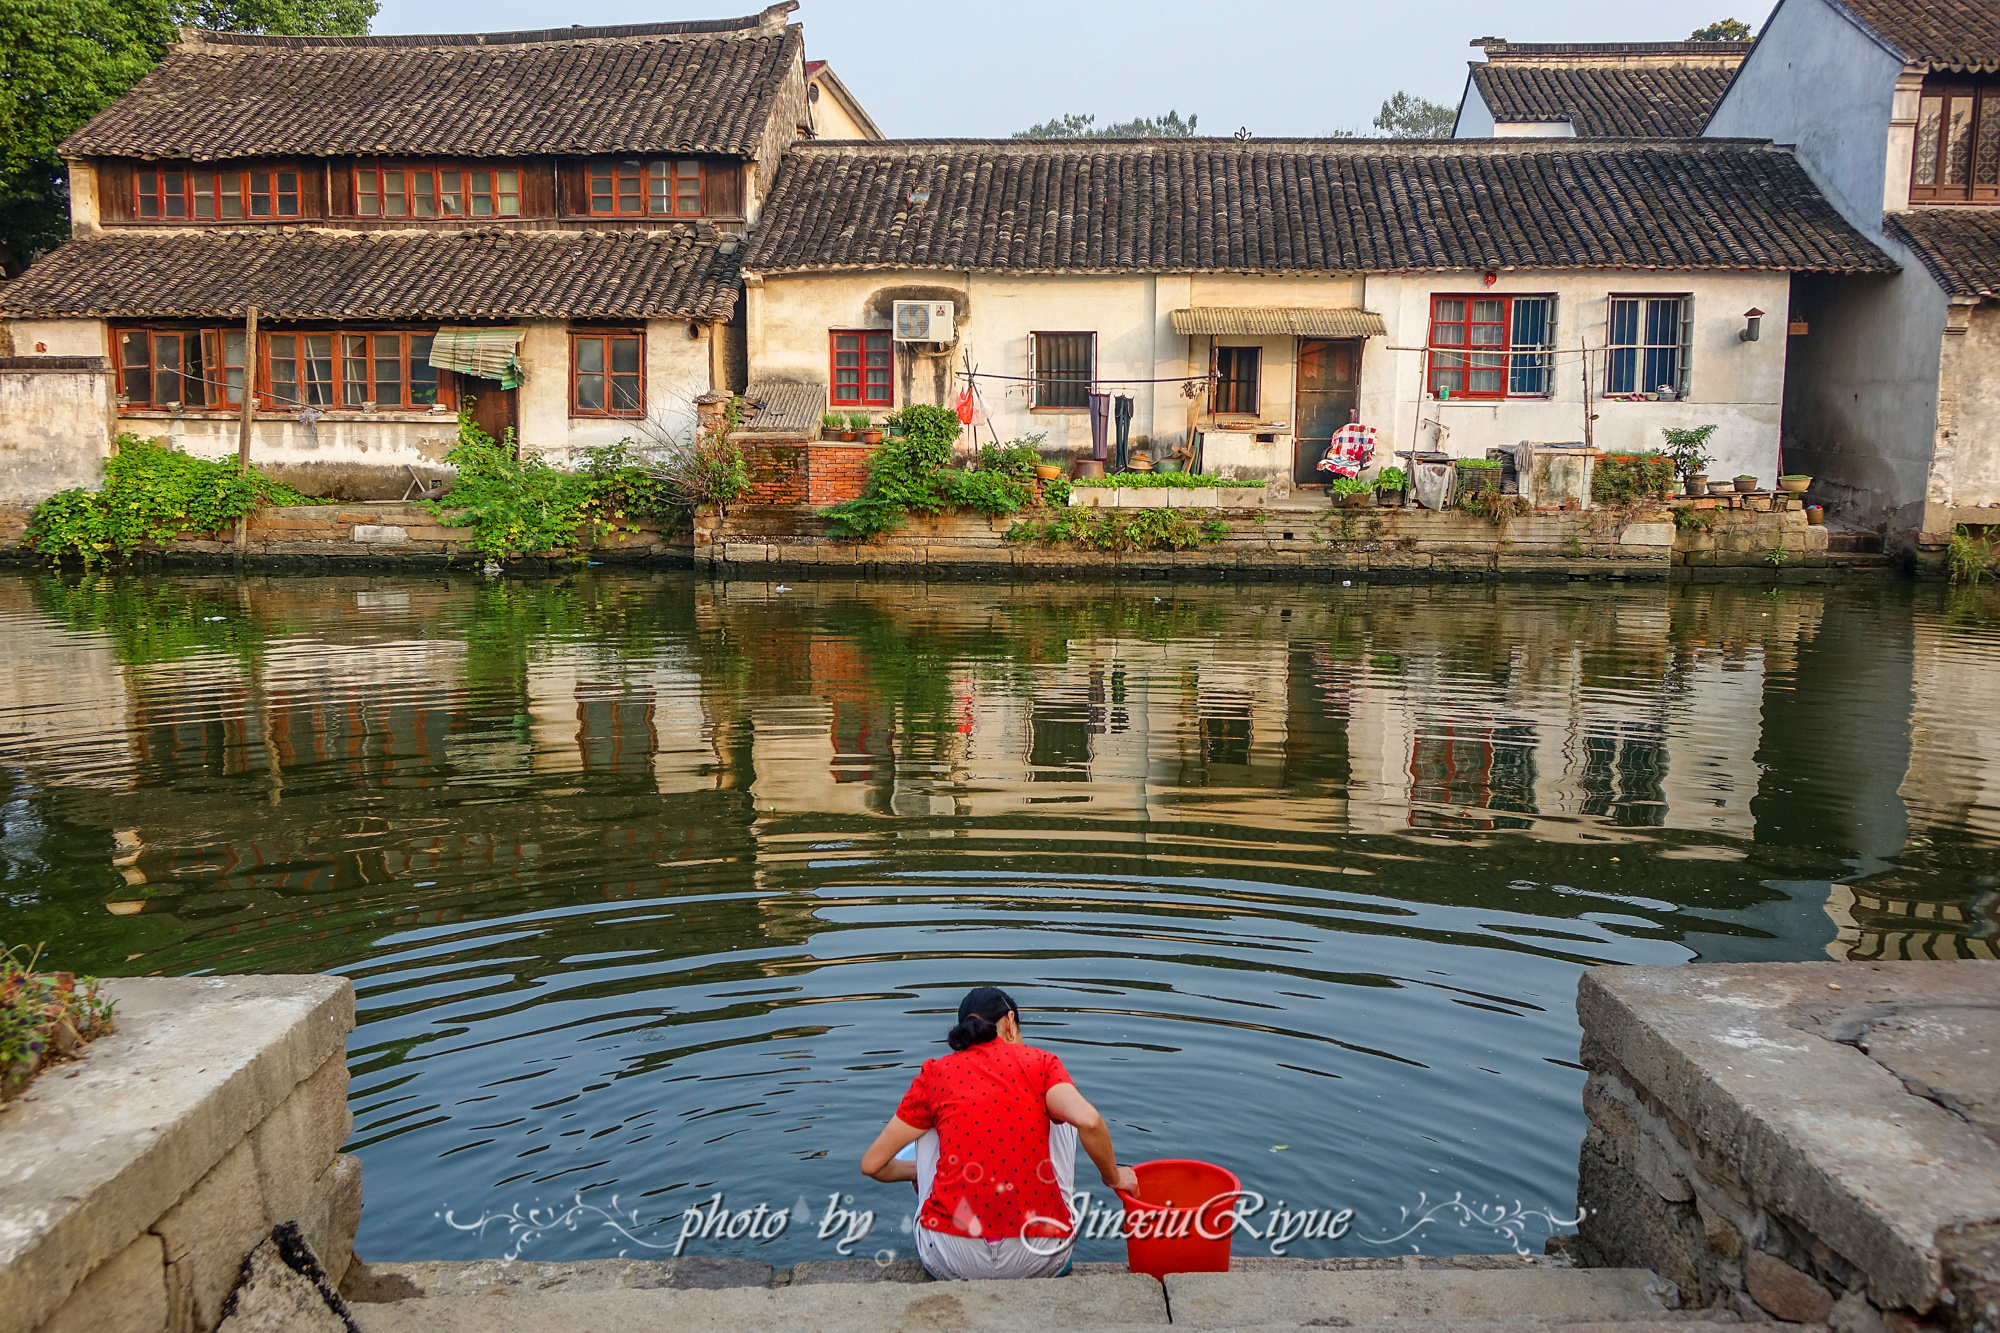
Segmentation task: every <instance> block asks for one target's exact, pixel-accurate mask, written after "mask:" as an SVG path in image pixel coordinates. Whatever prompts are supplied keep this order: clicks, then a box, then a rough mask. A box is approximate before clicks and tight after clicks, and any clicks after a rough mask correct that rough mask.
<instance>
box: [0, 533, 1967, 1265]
mask: <svg viewBox="0 0 2000 1333" xmlns="http://www.w3.org/2000/svg"><path fill="white" fill-rule="evenodd" d="M0 661H4V665H5V672H4V677H0V680H4V683H3V684H0V775H3V776H0V781H4V784H5V791H4V833H3V834H0V874H4V886H0V889H4V894H5V898H4V904H5V905H4V908H0V911H4V917H0V923H4V926H3V928H0V936H4V939H5V942H6V943H9V944H18V943H30V944H32V943H36V942H44V941H45V942H46V945H47V949H46V956H47V957H48V959H50V960H51V962H52V963H53V964H54V965H56V966H59V967H67V968H74V969H77V970H79V971H92V972H97V973H102V974H112V975H126V974H131V975H142V974H165V975H170V976H173V975H188V974H199V973H212V972H311V971H328V972H337V973H341V974H344V975H346V976H348V977H351V978H352V979H353V981H354V984H355V986H356V988H357V990H358V992H359V997H360V1025H359V1027H358V1029H357V1030H356V1032H355V1033H354V1036H353V1039H352V1042H351V1044H350V1048H349V1049H350V1062H351V1068H352V1072H353V1091H352V1104H353V1109H354V1115H355V1129H354V1135H353V1138H352V1140H351V1143H350V1149H351V1150H352V1151H354V1152H358V1153H359V1154H360V1155H361V1158H362V1160H363V1162H364V1164H365V1173H364V1179H365V1188H366V1208H365V1213H364V1217H363V1221H362V1226H361V1235H360V1240H359V1249H360V1252H361V1253H362V1254H363V1255H364V1256H365V1257H369V1258H373V1259H390V1258H396V1259H404V1258H475V1257H496V1256H501V1255H508V1254H518V1255H521V1256H522V1257H527V1258H583V1257H609V1256H613V1255H618V1254H629V1255H636V1256H650V1255H654V1254H660V1253H668V1252H671V1247H672V1246H673V1244H674V1242H675V1240H676V1238H677V1237H679V1236H680V1235H681V1233H682V1230H683V1227H684V1224H685V1217H686V1214H687V1210H688V1209H689V1208H691V1207H694V1206H696V1205H700V1204H708V1203H710V1201H711V1200H712V1199H713V1198H714V1196H716V1195H717V1194H720V1195H722V1196H723V1201H722V1203H721V1204H720V1205H712V1204H711V1205H710V1206H711V1208H714V1207H717V1206H719V1207H720V1208H723V1209H728V1210H731V1211H737V1210H742V1209H752V1210H754V1209H756V1208H757V1207H758V1206H759V1205H763V1206H764V1208H765V1211H764V1213H763V1214H762V1215H761V1216H760V1217H759V1218H758V1219H757V1221H756V1223H755V1224H756V1225H757V1226H758V1228H759V1229H761V1230H767V1231H768V1230H770V1229H772V1228H773V1227H774V1226H775V1222H774V1219H775V1218H776V1217H777V1215H778V1214H779V1213H780V1212H782V1211H784V1210H792V1212H791V1214H790V1216H791V1218H792V1220H791V1221H790V1222H789V1223H788V1224H787V1225H786V1226H785V1229H784V1230H783V1231H782V1232H780V1233H779V1234H777V1235H776V1236H775V1237H773V1238H771V1239H752V1238H749V1237H746V1236H742V1235H740V1234H739V1236H738V1237H737V1238H735V1239H731V1238H729V1237H727V1236H716V1235H710V1236H709V1237H707V1238H705V1239H704V1238H699V1237H697V1238H695V1239H693V1240H691V1241H690V1242H689V1244H688V1252H690V1253H707V1254H735V1255H744V1256H755V1257H761V1258H767V1259H770V1260H773V1261H775V1262H778V1263H791V1262H795V1261H798V1260H802V1259H818V1258H831V1257H834V1254H835V1252H836V1248H837V1243H836V1242H837V1241H838V1240H841V1239H842V1238H843V1237H844V1236H845V1232H843V1233H841V1235H840V1236H827V1237H824V1238H823V1237H822V1236H821V1234H820V1231H821V1225H822V1223H823V1222H824V1221H825V1220H826V1215H827V1212H828V1209H829V1206H830V1205H837V1206H838V1207H840V1208H842V1209H850V1210H852V1211H853V1212H856V1213H860V1212H873V1213H874V1214H875V1219H874V1222H873V1225H872V1227H871V1228H870V1229H869V1231H868V1234H867V1235H865V1236H862V1237H859V1238H857V1239H856V1240H855V1241H854V1243H853V1245H852V1247H851V1252H853V1253H858V1254H870V1255H878V1256H882V1255H891V1254H895V1255H907V1254H909V1252H910V1239H909V1233H908V1231H907V1229H906V1227H907V1218H908V1215H909V1212H910V1207H911V1203H912V1201H913V1200H912V1194H911V1192H910V1190H909V1189H908V1187H906V1186H896V1187H890V1186H881V1185H875V1184H873V1183H872V1182H868V1181H865V1180H863V1179H862V1178H861V1177H860V1176H859V1175H858V1174H857V1173H856V1170H855V1161H856V1159H857V1157H858V1155H859V1153H860V1152H861V1150H862V1148H863V1147H864V1146H865V1145H866V1144H867V1143H868V1142H869V1140H870V1139H871V1138H872V1137H873V1135H874V1133H875V1132H876V1130H877V1129H878V1128H879V1127H880V1126H881V1124H882V1123H883V1122H884V1121H885V1120H886V1119H887V1118H888V1117H889V1115H890V1114H891V1113H892V1112H893V1111H894V1109H895V1107H896V1104H897V1101H898V1099H899V1098H900V1096H901V1095H902V1093H903V1091H904V1089H905V1087H906V1086H907V1084H908V1082H909V1080H910V1078H911V1076H912V1075H913V1074H914V1073H915V1071H916V1069H917V1066H918V1065H919V1063H920V1062H921V1061H922V1060H924V1059H925V1058H927V1057H931V1056H935V1055H939V1054H942V1053H943V1052H944V1049H945V1048H944V1046H943V1045H942V1038H943V1035H944V1032H945V1029H946V1028H947V1027H949V1026H950V1023H951V1021H952V1009H953V1006H954V1005H955V1003H956V1000H957V998H958V996H959V995H960V994H961V993H963V991H964V990H965V989H966V988H967V987H969V986H971V985H975V984H979V983H995V984H998V985H1002V986H1004V987H1006V988H1007V989H1008V990H1009V991H1010V992H1012V994H1013V995H1014V996H1015V997H1016V998H1017V999H1018V1000H1019V1002H1020V1003H1021V1005H1022V1006H1023V1007H1024V1009H1025V1010H1026V1013H1027V1018H1028V1020H1029V1023H1028V1026H1027V1028H1026V1033H1027V1036H1028V1039H1029V1040H1030V1041H1031V1042H1033V1043H1035V1044H1037V1045H1041V1046H1044V1047H1046V1048H1047V1049H1049V1050H1052V1051H1054V1052H1056V1053H1057V1054H1058V1055H1060V1056H1061V1058H1062V1060H1063V1062H1064V1064H1065V1065H1066V1066H1067V1068H1068V1069H1069V1071H1070V1073H1071V1074H1072V1075H1073V1077H1074V1079H1075V1081H1076V1083H1077V1084H1078V1086H1079V1087H1080V1088H1081V1089H1082V1090H1083V1091H1084V1093H1085V1094H1086V1095H1087V1096H1089V1097H1090V1098H1091V1099H1092V1100H1093V1101H1095V1103H1096V1104H1097V1105H1098V1106H1099V1107H1100V1108H1101V1109H1102V1110H1103V1111H1104V1112H1105V1113H1106V1115H1107V1117H1108V1118H1109V1119H1110V1121H1111V1124H1112V1129H1113V1133H1114V1136H1115V1139H1116V1142H1117V1146H1118V1149H1119V1152H1120V1154H1121V1157H1122V1158H1123V1159H1124V1160H1126V1161H1135V1160H1144V1159H1151V1158H1159V1157H1196V1158H1203V1159H1206V1160H1209V1161H1214V1162H1219V1163H1222V1164H1224V1165H1227V1166H1228V1167H1230V1168H1231V1169H1233V1170H1235V1171H1236V1172H1237V1173H1238V1174H1239V1175H1240V1176H1241V1177H1242V1178H1243V1180H1244V1183H1245V1185H1246V1186H1247V1187H1248V1188H1249V1189H1252V1190H1255V1191H1257V1192H1259V1193H1260V1194H1261V1195H1262V1196H1264V1202H1265V1208H1264V1211H1263V1212H1262V1213H1261V1214H1260V1215H1259V1216H1260V1217H1261V1218H1262V1220H1263V1221H1264V1222H1268V1220H1269V1218H1270V1217H1271V1216H1272V1214H1273V1212H1274V1211H1275V1210H1276V1209H1277V1207H1278V1206H1279V1204H1280V1203H1281V1202H1282V1205H1283V1208H1284V1209H1285V1210H1287V1211H1292V1212H1296V1211H1299V1210H1321V1212H1322V1214H1325V1213H1337V1212H1339V1211H1341V1210H1352V1216H1351V1217H1350V1218H1348V1219H1347V1220H1346V1223H1345V1226H1344V1228H1341V1227H1335V1228H1328V1229H1332V1230H1341V1231H1342V1232H1343V1234H1340V1235H1338V1236H1335V1237H1328V1236H1321V1237H1319V1238H1317V1239H1312V1240H1295V1241H1294V1242H1293V1243H1292V1244H1291V1245H1289V1246H1285V1247H1284V1248H1285V1249H1286V1252H1288V1253H1292V1254H1303V1255H1324V1254H1367V1253H1385V1252H1408V1251H1410V1250H1412V1249H1420V1250H1422V1251H1425V1252H1430V1253H1453V1252H1472V1251H1493V1252H1501V1251H1507V1250H1510V1249H1515V1248H1524V1249H1532V1250H1539V1249H1540V1247H1541V1243H1542V1240H1543V1238H1544V1237H1545V1236H1546V1234H1547V1233H1548V1231H1549V1230H1550V1225H1551V1221H1552V1220H1556V1221H1559V1220H1561V1219H1564V1218H1566V1217H1567V1216H1568V1215H1569V1214H1570V1213H1571V1211H1572V1210H1573V1206H1574V1197H1575V1173H1576V1154H1577V1147H1578V1143H1579V1141H1580V1139H1581V1137H1582V1134H1583V1130H1584V1120H1583V1116H1582V1113H1581V1110H1580V1107H1579V1097H1580V1092H1581V1089H1582V1084H1583V1077H1584V1076H1583V1074H1582V1072H1581V1070H1580V1069H1579V1067H1578V1064H1577V1044H1578V1029H1577V1025H1576V1021H1575V1014H1574V1009H1573V1001H1574V995H1575V990H1576V984H1577V979H1578V976H1579V974H1580V973H1581V972H1582V971H1583V969H1585V968H1587V967H1591V966H1594V965H1597V964H1602V963H1619V964H1680V963H1685V962H1689V961H1694V960H1701V961H1711V962H1715V961H1751V960H1787V959H1824V958H1828V957H1833V958H1850V957H1853V958H1878V957H1938V958H1952V957H1957V958H1981V959H1991V958H1992V957H1993V956H1994V949H1995V942H1994V935H1995V927H1996V922H1995V914H1994V910H1993V909H1994V902H1995V899H1996V893H1997V892H2000V878H1996V872H2000V794H1997V793H2000V598H1996V597H1995V595H1994V594H1993V593H1992V592H1991V591H1990V590H1989V591H1978V592H1961V593H1956V594H1953V593H1948V592H1947V591H1945V590H1943V589H1940V588H1935V587H1913V586H1909V585H1902V584H1893V585H1891V584H1884V585H1875V584H1869V585H1863V586H1854V587H1829V588H1817V587H1813V588H1808V587H1784V588H1776V589H1763V588H1755V587H1701V588H1671V589H1670V588H1665V587H1659V586H1652V587H1639V586H1633V587H1618V586H1611V587H1606V586H1603V585H1599V586H1595V587H1592V586H1585V585H1568V586H1556V587H1487V586H1438V587H1394V588H1371V587H1354V588H1348V587H1324V586H1320V587H1293V586H1268V585H1266V586H1251V587H1231V588H1187V587H1173V586H1161V585H1139V586H1135V587H1126V588H1118V587H1105V586H1088V587H1036V588H1028V589H1015V590H1004V589H997V588H987V587H964V586H948V585H914V584H912V585H895V584H825V585H801V586H797V587H792V588H784V587H770V586H765V585H739V584H729V585H722V584H716V583H710V582H703V581H698V580H695V579H693V578H691V577H688V576H685V575H676V574H653V575H626V574H620V575H611V574H602V573H599V572H597V571H591V572H588V573H586V574H584V575H581V576H578V577H576V578H573V579H569V580H566V581H560V582H557V581H546V582H526V581H512V580H480V579H472V578H455V577H435V578H416V577H394V578H388V577H384V578H371V577H357V576H345V577H325V578H307V577H292V578H255V579H250V580H248V581H237V580H235V579H231V578H227V577H151V578H138V577H98V578H89V579H82V580H78V579H75V578H61V577H57V576H54V575H48V574H40V573H7V574H0ZM1081 1177H1082V1178H1081V1180H1080V1181H1079V1183H1080V1184H1081V1185H1085V1186H1091V1185H1095V1183H1096V1182H1095V1173H1094V1172H1093V1171H1091V1170H1090V1168H1089V1165H1088V1163H1087V1162H1085V1163H1084V1164H1083V1171H1082V1173H1081ZM1094 1197H1095V1202H1096V1203H1097V1204H1099V1205H1103V1204H1104V1203H1106V1202H1107V1200H1106V1198H1105V1195H1104V1192H1103V1191H1102V1190H1101V1189H1098V1190H1097V1191H1096V1192H1095V1196H1094ZM850 1200H851V1202H850ZM1252 1224H1253V1226H1256V1225H1258V1218H1256V1217H1253V1218H1252ZM725 1226H726V1223H725ZM1271 1243H1272V1242H1271V1241H1270V1239H1269V1238H1268V1237H1265V1236H1262V1235H1260V1236H1259V1237H1258V1238H1257V1239H1254V1240H1253V1239H1251V1238H1249V1237H1248V1236H1245V1235H1242V1234H1239V1235H1238V1237H1237V1241H1236V1244H1237V1247H1238V1252H1239V1253H1261V1252H1265V1251H1266V1250H1267V1249H1268V1247H1269V1245H1270V1244H1271ZM1280 1243H1282V1242H1280ZM662 1246H664V1247H666V1249H664V1250H663V1249H660V1248H657V1247H662ZM1120 1253H1121V1248H1120V1245H1119V1243H1118V1242H1116V1241H1114V1240H1109V1239H1103V1240H1092V1241H1087V1242H1085V1244H1084V1247H1083V1257H1086V1258H1093V1259H1108V1258H1115V1257H1119V1255H1120Z"/></svg>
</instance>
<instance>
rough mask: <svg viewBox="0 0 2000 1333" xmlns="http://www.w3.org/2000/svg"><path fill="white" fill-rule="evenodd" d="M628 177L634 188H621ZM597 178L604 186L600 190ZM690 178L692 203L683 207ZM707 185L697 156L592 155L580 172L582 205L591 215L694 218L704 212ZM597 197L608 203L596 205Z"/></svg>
mask: <svg viewBox="0 0 2000 1333" xmlns="http://www.w3.org/2000/svg"><path fill="white" fill-rule="evenodd" d="M628 167H630V168H633V170H632V171H631V172H630V173H628V172H627V171H626V170H625V169H626V168H628ZM628 180H630V181H631V182H632V184H633V185H634V186H635V187H636V188H634V189H632V190H626V189H622V188H621V187H622V186H623V185H624V184H625V183H626V182H627V181H628ZM600 181H602V182H603V183H604V185H605V186H607V187H608V188H607V189H606V190H604V191H603V192H602V193H600V192H599V190H598V184H599V182H600ZM690 181H692V182H693V187H692V188H693V194H694V207H693V208H691V209H684V208H682V207H681V202H682V200H683V198H684V197H685V196H686V194H687V193H688V182H690ZM662 187H664V188H662ZM707 189H708V169H707V167H706V165H705V164H703V163H702V161H701V160H700V159H699V158H690V157H673V158H593V159H591V161H590V164H589V166H588V168H587V169H586V170H585V172H584V208H585V211H587V212H588V213H589V214H590V216H591V217H595V218H661V217H672V218H698V217H703V216H705V213H704V211H703V208H704V205H703V201H704V199H705V198H706V197H707V196H706V191H707ZM599 200H606V201H608V203H609V207H599ZM628 201H629V202H630V204H631V206H630V207H627V206H626V205H627V203H628ZM663 205H664V206H663Z"/></svg>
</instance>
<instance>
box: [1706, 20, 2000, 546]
mask: <svg viewBox="0 0 2000 1333" xmlns="http://www.w3.org/2000/svg"><path fill="white" fill-rule="evenodd" d="M1996 71H2000V8H1996V7H1995V6H1994V5H1993V4H1992V3H1991V2H1990V0H1978V2H1976V3H1975V2H1974V0H1949V2H1947V3H1939V2H1937V0H1781V3H1780V4H1779V5H1778V7H1777V9H1776V10H1775V11H1774V12H1773V13H1772V15H1771V18H1770V20H1769V21H1768V22H1767V23H1766V24H1765V26H1764V30H1763V32H1762V33H1761V34H1759V36H1758V38H1757V42H1756V45H1755V46H1754V47H1753V48H1752V50H1751V51H1750V53H1749V55H1748V56H1747V57H1745V59H1744V61H1743V63H1742V66H1741V67H1740V69H1739V70H1738V71H1737V74H1736V76H1735V79H1734V81H1733V82H1732V83H1731V85H1730V87H1729V89H1728V91H1727V92H1726V93H1725V94H1724V95H1723V97H1722V99H1721V100H1720V102H1719V103H1718V104H1717V106H1716V109H1715V112H1714V114H1713V116H1712V117H1711V118H1710V120H1709V123H1708V127H1707V133H1708V134H1710V135H1712V136H1717V137H1727V136H1736V135H1758V136H1762V137H1767V138H1771V139H1775V140H1777V141H1779V142H1781V143H1789V144H1793V145H1796V147H1795V149H1794V151H1795V152H1796V154H1797V156H1798V159H1799V161H1800V163H1801V164H1802V165H1803V166H1804V167H1805V169H1806V171H1807V172H1808V173H1809V174H1810V175H1811V176H1812V179H1813V181H1814V182H1815V183H1816V184H1817V185H1818V187H1819V189H1820V190H1821V191H1822V192H1823V193H1824V195H1825V197H1826V199H1827V200H1828V201H1829V202H1830V203H1831V204H1832V205H1833V206H1834V207H1835V208H1837V209H1839V210H1840V212H1841V214H1842V215H1843V216H1844V217H1845V218H1846V219H1847V220H1848V221H1849V222H1850V223H1852V224H1853V225H1854V227H1855V228H1856V229H1857V230H1859V231H1860V232H1862V233H1863V234H1864V235H1866V236H1868V237H1869V238H1870V239H1871V240H1872V241H1874V242H1875V243H1876V244H1878V245H1880V246H1881V247H1882V248H1883V250H1885V251H1886V252H1887V253H1888V254H1890V255H1891V256H1893V257H1894V258H1895V259H1896V260H1897V261H1898V264H1899V270H1898V271H1896V272H1893V273H1882V274H1878V275H1873V276H1865V277H1840V278H1834V277H1830V276H1818V275H1801V276H1800V278H1799V279H1798V281H1797V283H1796V284H1795V286H1794V289H1793V297H1792V307H1791V315H1792V320H1793V323H1792V331H1793V332H1792V336H1791V337H1790V338H1789V340H1788V341H1789V344H1790V358H1789V373H1788V376H1787V401H1786V408H1787V410H1786V438H1785V454H1786V460H1787V463H1788V465H1789V466H1792V467H1794V468H1796V469H1797V470H1799V471H1804V472H1812V473H1815V474H1816V475H1817V476H1818V477H1819V478H1820V482H1819V487H1820V488H1823V489H1825V491H1826V492H1827V493H1828V495H1829V498H1831V499H1834V500H1837V501H1839V502H1841V503H1842V504H1843V507H1844V508H1846V509H1847V510H1848V511H1849V512H1850V513H1852V514H1853V515H1855V516H1857V517H1859V518H1861V519H1863V520H1864V521H1867V522H1869V523H1871V524H1878V525H1881V526H1884V527H1886V528H1888V529H1889V530H1890V531H1892V532H1896V533H1915V534H1928V535H1930V536H1931V537H1933V538H1942V537H1943V536H1944V535H1945V534H1948V533H1949V532H1950V531H1951V530H1952V529H1953V527H1954V526H1955V525H1957V524H1960V523H1976V524H1995V523H2000V375H1996V374H1995V371H1996V370H2000V72H1996Z"/></svg>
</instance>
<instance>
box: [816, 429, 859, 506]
mask: <svg viewBox="0 0 2000 1333" xmlns="http://www.w3.org/2000/svg"><path fill="white" fill-rule="evenodd" d="M873 452H874V448H873V446H871V445H866V444H820V445H815V446H814V447H813V449H812V461H811V463H810V464H809V465H808V469H809V471H808V487H807V491H806V499H807V502H808V503H810V504H816V505H830V504H838V503H839V502H840V501H842V500H852V499H854V498H855V497H856V496H858V495H860V494H861V488H862V487H863V486H864V485H866V484H867V482H868V455H869V454H871V453H873Z"/></svg>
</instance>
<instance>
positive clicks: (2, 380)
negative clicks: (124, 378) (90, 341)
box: [0, 356, 113, 505]
mask: <svg viewBox="0 0 2000 1333" xmlns="http://www.w3.org/2000/svg"><path fill="white" fill-rule="evenodd" d="M63 359H65V360H66V359H67V358H63ZM56 360H58V358H54V357H37V356H27V357H0V504H7V505H32V504H36V503H38V502H39V501H41V500H44V499H47V498H48V497H49V496H51V495H54V494H55V493H56V492H57V491H63V490H68V489H69V488H70V487H72V486H95V485H96V484H97V483H98V481H99V480H100V479H101V478H102V476H103V468H104V460H105V459H106V458H107V457H109V456H110V453H111V424H112V419H113V418H112V407H111V372H110V370H109V369H106V368H105V367H104V365H103V362H102V360H101V358H100V359H96V365H95V366H94V367H87V366H84V365H74V364H73V365H70V366H68V367H65V368H63V369H50V368H49V367H48V366H46V365H44V366H37V365H35V364H34V363H35V362H38V361H40V362H51V361H56Z"/></svg>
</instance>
